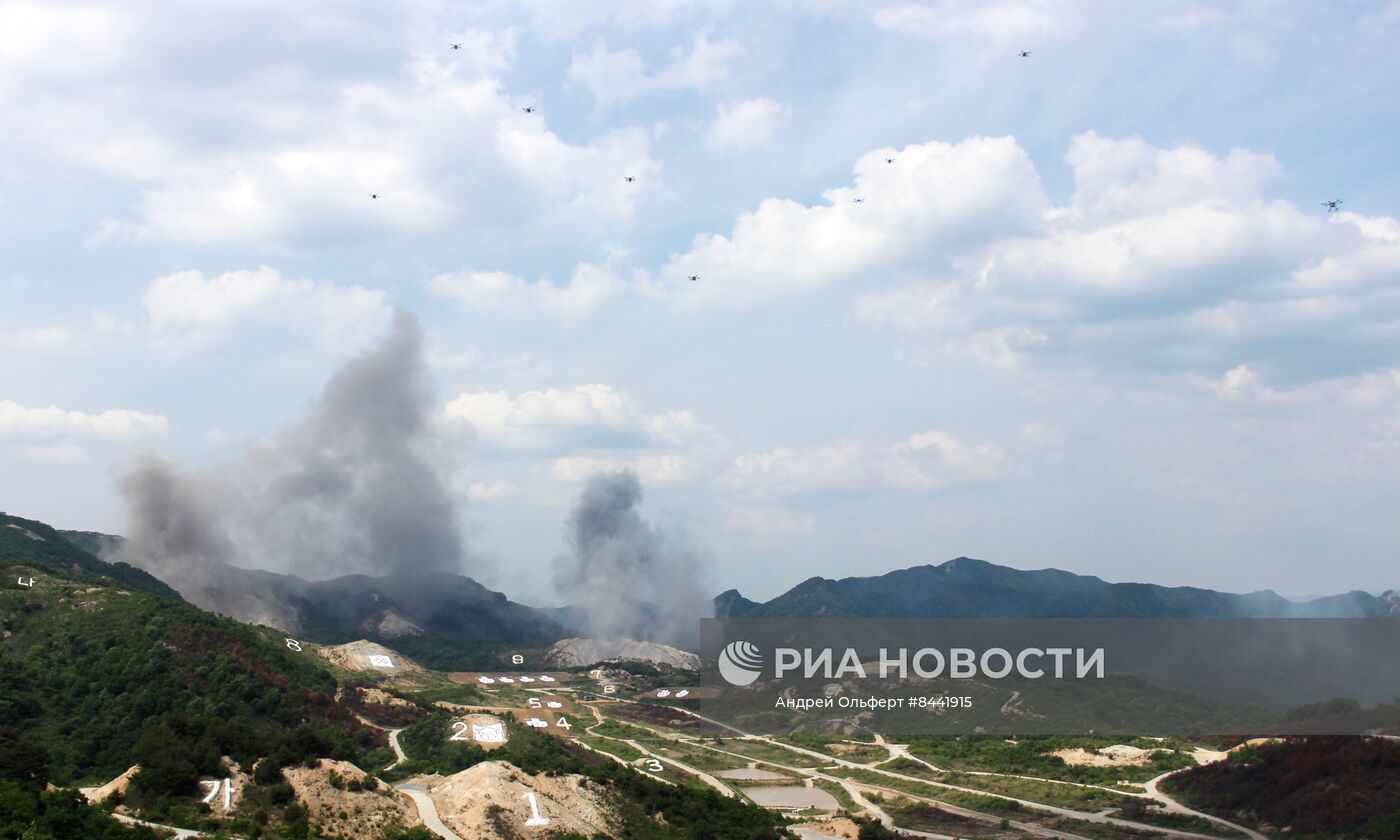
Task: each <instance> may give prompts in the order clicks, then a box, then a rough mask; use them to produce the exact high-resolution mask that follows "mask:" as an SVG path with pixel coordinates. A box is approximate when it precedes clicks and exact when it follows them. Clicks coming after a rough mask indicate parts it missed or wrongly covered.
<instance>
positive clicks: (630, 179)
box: [622, 175, 637, 184]
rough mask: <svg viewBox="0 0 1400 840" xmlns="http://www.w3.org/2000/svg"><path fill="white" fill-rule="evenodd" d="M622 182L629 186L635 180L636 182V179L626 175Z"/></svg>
mask: <svg viewBox="0 0 1400 840" xmlns="http://www.w3.org/2000/svg"><path fill="white" fill-rule="evenodd" d="M622 180H624V181H626V182H627V183H629V184H630V183H632V182H633V181H635V180H637V179H636V178H634V177H632V176H631V175H628V176H627V177H626V178H623V179H622Z"/></svg>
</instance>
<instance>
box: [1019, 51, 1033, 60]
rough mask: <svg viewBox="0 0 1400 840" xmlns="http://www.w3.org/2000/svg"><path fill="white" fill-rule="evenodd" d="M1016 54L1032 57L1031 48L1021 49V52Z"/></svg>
mask: <svg viewBox="0 0 1400 840" xmlns="http://www.w3.org/2000/svg"><path fill="white" fill-rule="evenodd" d="M1016 55H1018V56H1020V57H1021V58H1030V57H1031V51H1030V50H1021V51H1020V52H1018V53H1016Z"/></svg>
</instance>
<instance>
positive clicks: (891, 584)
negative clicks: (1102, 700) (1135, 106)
mask: <svg viewBox="0 0 1400 840" xmlns="http://www.w3.org/2000/svg"><path fill="white" fill-rule="evenodd" d="M120 543H121V538H120V537H116V536H112V535H109V534H99V533H95V532H90V531H56V530H54V529H52V528H50V527H49V526H47V525H45V524H43V523H41V522H36V521H33V520H27V519H19V518H17V517H11V516H6V515H3V514H0V559H5V558H8V559H11V560H13V561H19V560H24V561H26V562H31V563H34V564H36V565H41V566H42V565H47V567H49V568H53V569H62V570H64V571H65V572H67V573H72V574H84V575H91V576H94V577H101V578H108V579H111V580H113V581H116V582H119V583H122V584H125V585H128V586H131V587H132V588H136V589H141V590H143V591H147V592H151V593H153V594H159V595H164V596H166V597H173V598H179V597H181V596H183V597H184V599H185V600H188V601H190V602H191V603H193V604H195V605H197V606H201V607H204V608H205V609H208V610H212V611H214V612H218V613H221V614H223V615H227V616H230V617H232V618H236V619H239V620H241V621H245V622H248V623H251V624H263V625H267V626H270V627H276V628H279V629H281V630H284V631H286V632H288V633H293V634H298V635H300V636H303V637H305V638H307V639H311V640H315V641H322V642H327V643H333V644H334V643H341V642H346V641H350V640H353V639H360V638H369V639H375V640H379V641H385V642H393V643H394V644H397V645H400V646H405V645H406V646H407V647H408V648H410V649H411V650H413V652H414V653H415V654H416V655H418V656H420V657H426V658H427V659H429V660H439V659H440V660H441V661H442V662H443V663H446V662H448V661H450V656H449V655H447V654H445V653H444V651H445V650H447V649H448V648H449V647H450V645H451V644H452V643H454V642H459V641H461V640H472V641H476V642H489V643H493V644H494V643H500V644H510V645H520V646H529V647H536V646H546V645H549V644H552V643H554V642H556V641H558V640H560V639H563V638H566V637H569V636H576V635H586V628H587V623H588V622H587V616H586V615H583V614H582V613H581V612H580V611H579V610H578V609H577V608H575V607H572V606H565V607H552V608H543V609H537V608H534V607H530V606H526V605H524V604H520V603H516V602H514V601H511V600H510V599H509V598H507V597H506V595H504V594H503V593H500V592H496V591H493V590H491V589H488V588H486V587H485V586H482V585H481V584H480V583H478V582H476V581H475V580H472V579H471V578H469V577H465V576H462V575H453V574H432V575H422V576H406V575H400V576H395V577H371V576H368V575H348V576H345V577H339V578H333V579H331V580H321V581H308V580H304V579H302V578H299V577H297V576H295V575H287V574H277V573H273V572H266V571H261V570H253V569H241V568H237V567H233V566H222V567H216V568H214V569H212V570H205V572H204V573H203V574H202V575H201V576H200V578H199V580H198V581H197V583H192V582H190V581H181V580H170V581H168V582H163V581H161V580H158V579H157V578H156V577H154V576H152V575H151V574H148V573H147V572H145V571H142V570H141V569H138V568H135V567H133V566H130V565H127V564H125V563H108V562H105V561H103V560H101V559H99V558H98V557H97V556H95V555H96V554H98V553H103V552H107V551H110V550H111V549H112V548H114V547H116V546H118V545H120ZM167 583H169V584H170V585H167ZM172 587H174V588H172ZM177 589H178V590H179V592H178V594H177V592H176V590H177ZM619 597H626V596H625V593H621V592H620V593H619ZM714 605H715V615H716V616H718V617H721V618H726V617H736V618H737V617H749V618H826V617H830V618H1400V595H1397V594H1396V592H1395V591H1394V590H1392V591H1388V592H1385V593H1382V594H1380V595H1372V594H1370V593H1366V592H1360V591H1357V592H1348V593H1346V594H1343V595H1333V596H1328V597H1321V598H1314V599H1312V600H1308V601H1295V600H1290V599H1288V598H1284V597H1282V596H1280V595H1277V594H1275V593H1274V592H1270V591H1260V592H1251V593H1246V594H1232V593H1226V592H1217V591H1214V590H1210V589H1199V588H1195V587H1166V586H1158V585H1155V584H1147V583H1109V582H1107V581H1104V580H1102V579H1100V578H1097V577H1091V576H1086V575H1076V574H1073V573H1070V572H1065V571H1060V570H1058V569H1041V570H1037V571H1024V570H1020V569H1012V568H1008V567H1006V566H998V565H995V564H993V563H988V562H986V561H983V560H975V559H972V558H970V557H959V558H957V559H954V560H949V561H947V562H946V563H942V564H940V565H936V566H934V565H926V566H915V567H912V568H908V569H900V570H897V571H893V572H889V573H887V574H883V575H877V576H872V577H849V578H842V579H840V580H832V579H829V578H822V577H813V578H810V579H808V580H805V581H803V582H802V583H800V584H798V585H797V586H794V587H793V588H792V589H790V590H788V591H787V592H785V593H783V594H782V595H779V596H778V597H776V598H774V599H772V600H770V601H768V602H766V603H758V602H755V601H751V600H749V599H747V598H745V597H744V596H743V595H741V594H740V593H739V592H738V590H735V589H730V590H728V591H727V592H724V593H722V594H721V595H719V596H718V597H716V598H715V599H714ZM458 647H460V645H459V646H458Z"/></svg>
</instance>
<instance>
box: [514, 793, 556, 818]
mask: <svg viewBox="0 0 1400 840" xmlns="http://www.w3.org/2000/svg"><path fill="white" fill-rule="evenodd" d="M520 798H521V799H528V800H530V814H531V815H532V816H531V817H530V819H528V820H526V821H525V824H526V825H549V820H548V819H546V818H545V817H544V816H542V815H541V814H540V801H539V800H538V799H536V798H535V792H534V791H533V790H527V791H525V792H524V793H523V794H521V795H520Z"/></svg>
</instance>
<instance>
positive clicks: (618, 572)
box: [554, 470, 711, 647]
mask: <svg viewBox="0 0 1400 840" xmlns="http://www.w3.org/2000/svg"><path fill="white" fill-rule="evenodd" d="M641 502H642V485H641V482H640V481H639V480H638V479H637V475H636V473H634V472H632V471H630V470H624V471H622V472H618V473H600V474H597V475H594V476H593V477H592V478H590V479H589V480H588V483H587V484H586V485H585V486H584V488H583V492H582V494H580V496H579V500H578V503H577V504H576V505H575V507H574V510H573V514H572V515H571V516H570V517H569V520H568V523H567V524H566V526H565V541H566V543H567V544H568V546H569V549H570V550H569V552H568V553H567V554H565V555H562V556H560V557H559V558H557V559H556V560H555V565H554V582H555V587H556V589H557V590H558V592H559V594H560V595H561V597H563V598H564V599H565V600H566V601H567V602H568V603H570V604H572V605H574V606H575V607H576V608H577V609H579V610H581V611H582V612H583V613H584V614H585V615H586V616H587V619H588V622H589V627H588V631H589V633H590V634H591V635H593V636H597V637H600V638H618V637H626V638H632V639H639V640H642V641H653V642H663V643H666V644H675V645H679V646H683V647H691V646H693V645H694V642H695V640H696V637H697V631H698V625H697V622H698V620H699V619H700V618H702V617H705V616H708V615H710V613H711V608H710V606H709V603H708V600H707V599H706V598H705V596H704V593H703V590H702V589H701V586H700V580H699V578H700V570H701V567H702V565H703V562H702V557H701V555H700V554H699V553H698V552H696V551H695V550H694V549H692V548H690V547H689V546H687V545H685V544H684V543H683V542H682V541H681V540H680V539H679V538H678V537H677V536H675V535H674V534H666V533H663V532H662V531H660V530H658V529H656V528H654V527H653V526H652V525H651V524H650V523H648V522H647V521H646V520H645V519H643V518H642V516H641V514H640V513H638V512H637V507H638V505H640V504H641Z"/></svg>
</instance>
